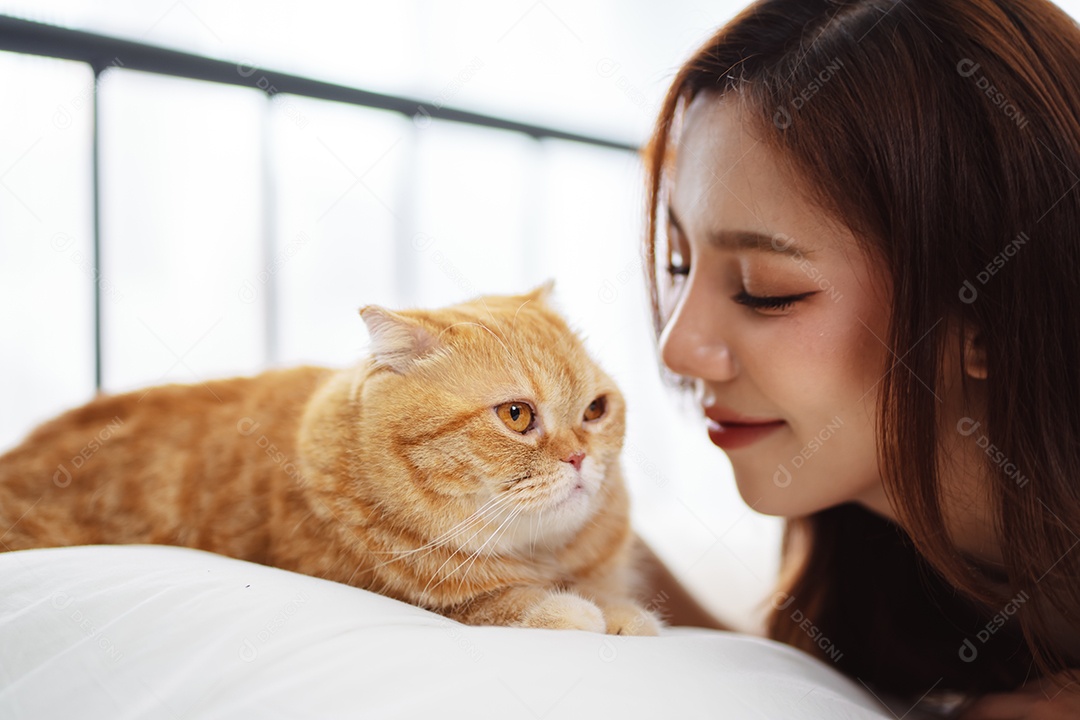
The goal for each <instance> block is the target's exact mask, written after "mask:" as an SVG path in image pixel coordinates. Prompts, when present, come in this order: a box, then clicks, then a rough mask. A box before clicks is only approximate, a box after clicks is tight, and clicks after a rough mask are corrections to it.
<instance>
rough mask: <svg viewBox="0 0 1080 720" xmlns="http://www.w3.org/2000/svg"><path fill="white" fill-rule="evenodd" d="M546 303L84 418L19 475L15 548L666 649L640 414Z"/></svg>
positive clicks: (126, 403)
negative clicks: (629, 416) (249, 569)
mask: <svg viewBox="0 0 1080 720" xmlns="http://www.w3.org/2000/svg"><path fill="white" fill-rule="evenodd" d="M546 295H547V290H546V289H541V290H537V291H534V292H533V293H530V294H528V295H523V296H513V297H495V296H492V297H487V298H480V299H477V300H476V301H473V302H470V303H463V304H461V305H458V306H454V307H451V308H445V309H442V310H435V311H410V312H403V313H390V312H388V311H385V310H382V309H380V308H366V309H365V310H364V312H363V315H364V320H365V322H367V324H368V327H369V330H370V331H371V335H372V355H371V356H370V357H369V358H367V359H366V360H364V361H363V362H361V363H360V364H359V365H358V366H357V367H355V368H351V369H347V370H330V369H325V368H316V367H300V368H294V369H290V370H279V371H270V372H266V373H263V374H261V375H258V376H255V377H250V378H235V379H229V380H220V381H213V382H208V383H205V384H196V385H168V386H162V387H156V388H151V389H149V390H145V391H139V392H134V393H128V394H124V395H116V396H103V397H99V398H97V399H95V400H93V401H91V402H90V403H88V404H87V405H85V406H83V407H80V408H77V409H75V410H71V411H69V412H67V413H65V414H64V415H61V416H60V417H58V418H55V419H53V420H51V421H49V422H47V423H45V424H43V425H42V426H40V427H38V428H37V429H36V430H34V431H33V432H32V433H31V434H30V436H28V437H27V438H26V440H25V441H24V442H23V443H22V444H21V445H19V446H18V447H16V448H14V449H13V450H11V451H10V452H9V453H7V454H6V455H4V456H2V457H0V527H2V528H4V529H6V533H5V534H4V535H3V537H0V550H17V549H23V548H30V547H42V546H55V545H77V544H78V545H83V544H98V543H160V544H172V545H184V546H189V547H195V548H201V549H204V550H209V551H212V552H216V553H220V554H224V555H230V556H233V557H238V558H242V559H246V560H252V561H255V562H260V563H264V564H268V565H273V566H276V567H281V568H285V569H288V570H294V571H297V572H301V573H305V574H309V575H315V576H319V577H324V578H328V579H331V580H335V581H339V582H343V583H348V584H351V585H355V586H357V587H364V588H368V589H371V590H374V591H377V592H380V593H383V594H386V595H389V596H391V597H396V598H398V599H401V600H405V601H407V602H411V603H414V604H417V605H421V606H423V607H427V608H430V609H432V610H435V611H437V612H441V613H443V614H446V615H448V616H450V617H454V618H456V619H459V620H462V621H464V622H469V623H474V624H507V625H522V626H533V627H563V628H580V629H589V630H596V631H605V630H606V631H607V632H621V633H629V634H653V633H655V632H656V630H657V627H658V626H657V622H656V620H655V618H654V617H653V616H652V615H651V614H649V613H648V612H646V611H645V610H643V609H642V608H640V606H638V605H637V604H636V603H634V602H633V601H632V600H631V598H630V596H631V592H632V590H633V585H634V577H633V571H632V562H631V557H630V555H631V552H632V540H633V536H632V534H631V531H630V527H629V517H628V498H627V494H626V490H625V487H624V485H623V482H622V479H621V476H620V470H619V451H620V449H621V444H622V436H623V432H624V422H625V420H624V418H625V411H624V407H623V401H622V397H621V395H620V394H619V393H618V390H617V388H616V387H615V385H614V383H613V382H612V381H611V380H610V378H608V377H607V376H606V375H605V374H604V373H603V372H602V371H601V370H600V369H599V368H598V367H597V366H596V365H595V364H594V363H593V362H592V361H591V360H590V359H589V358H588V356H587V355H586V354H585V352H584V350H583V348H582V346H581V344H580V342H579V341H578V340H577V338H575V337H574V336H573V334H572V333H571V332H570V330H569V329H568V328H567V327H566V325H565V323H564V322H563V321H562V319H561V318H560V317H559V316H558V315H557V314H556V313H555V312H553V311H552V310H551V309H550V308H549V307H548V306H547V303H546ZM526 421H528V422H526ZM526 425H528V427H526Z"/></svg>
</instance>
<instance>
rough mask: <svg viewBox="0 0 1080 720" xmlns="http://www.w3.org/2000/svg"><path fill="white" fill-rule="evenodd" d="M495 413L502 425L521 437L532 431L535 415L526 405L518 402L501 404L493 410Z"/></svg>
mask: <svg viewBox="0 0 1080 720" xmlns="http://www.w3.org/2000/svg"><path fill="white" fill-rule="evenodd" d="M495 413H496V414H497V415H498V416H499V419H500V420H502V421H503V425H506V427H508V428H510V429H511V430H513V431H514V432H517V433H521V434H522V435H524V434H525V433H527V432H529V430H531V429H532V426H533V421H534V420H535V419H536V414H535V413H534V412H533V409H532V408H531V407H529V405H528V403H523V402H520V401H514V402H506V403H503V404H502V405H499V406H498V407H496V408H495Z"/></svg>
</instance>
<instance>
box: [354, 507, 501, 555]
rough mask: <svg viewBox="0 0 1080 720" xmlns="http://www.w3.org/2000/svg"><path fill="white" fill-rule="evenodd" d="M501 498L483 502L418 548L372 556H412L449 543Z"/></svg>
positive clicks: (377, 552) (375, 553) (373, 552)
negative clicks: (459, 520) (462, 518)
mask: <svg viewBox="0 0 1080 720" xmlns="http://www.w3.org/2000/svg"><path fill="white" fill-rule="evenodd" d="M503 498H504V496H502V495H496V496H495V497H492V498H491V499H489V500H488V501H487V502H485V503H484V504H483V505H481V506H480V507H479V508H477V509H476V510H474V511H473V512H472V514H471V515H469V517H467V518H465V519H464V520H462V521H461V522H459V523H457V524H456V525H454V526H453V527H451V528H450V529H449V530H447V531H446V532H444V533H443V534H442V535H440V536H438V537H436V538H434V539H432V540H429V541H428V542H426V543H424V544H423V545H421V546H420V547H418V548H413V549H411V550H385V551H379V550H374V551H372V554H374V555H401V556H404V555H412V554H413V553H417V552H420V551H421V550H424V549H427V548H430V547H437V546H438V545H442V544H445V543H446V542H447V541H449V540H450V539H451V538H453V537H454V536H455V535H459V534H460V533H461V532H462V531H464V530H465V529H467V528H466V526H467V525H469V524H470V523H472V522H473V521H475V520H477V519H479V517H480V516H481V515H483V514H486V512H488V511H489V510H491V509H493V507H489V506H492V504H493V503H496V501H498V500H500V499H503ZM496 504H497V503H496Z"/></svg>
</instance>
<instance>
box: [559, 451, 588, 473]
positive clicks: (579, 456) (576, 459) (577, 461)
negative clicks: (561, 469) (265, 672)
mask: <svg viewBox="0 0 1080 720" xmlns="http://www.w3.org/2000/svg"><path fill="white" fill-rule="evenodd" d="M584 459H585V453H583V452H576V453H574V454H573V455H571V456H570V457H568V458H566V459H565V460H563V462H568V463H570V464H571V465H573V466H574V469H575V470H581V461H582V460H584Z"/></svg>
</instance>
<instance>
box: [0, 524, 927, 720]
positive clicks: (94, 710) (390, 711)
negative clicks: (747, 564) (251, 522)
mask: <svg viewBox="0 0 1080 720" xmlns="http://www.w3.org/2000/svg"><path fill="white" fill-rule="evenodd" d="M0 717H2V718H34V719H35V720H36V719H42V720H44V719H51V718H118V719H119V718H175V719H176V720H181V719H182V720H193V719H195V718H278V717H282V718H286V717H288V718H293V717H295V718H299V717H312V718H316V717H317V718H466V717H468V718H537V719H539V718H590V719H594V718H649V720H656V718H669V717H679V718H693V717H702V718H705V717H708V718H784V719H785V720H801V719H803V718H807V719H808V718H830V719H831V720H842V719H845V718H851V719H853V720H854V719H860V720H862V719H866V720H870V719H880V718H886V719H887V718H892V717H893V715H892V714H891V713H890V712H889V710H887V709H885V708H884V707H882V706H880V705H879V704H878V703H877V702H876V701H875V699H874V698H873V696H872V695H870V694H869V693H868V692H867V691H866V690H864V689H863V687H862V686H861V685H860V684H858V683H856V682H854V681H851V680H849V679H847V678H846V677H844V676H842V675H840V674H839V673H838V672H836V671H835V670H834V669H833V668H831V667H828V666H827V665H825V664H824V663H821V662H818V661H816V660H814V659H812V658H810V657H809V656H807V655H805V654H803V653H801V652H799V651H797V650H794V649H792V648H790V647H788V646H786V645H781V644H779V643H774V642H771V641H768V640H764V639H761V638H757V637H752V636H746V635H738V634H734V633H720V632H714V631H706V630H691V629H687V628H682V629H672V630H668V631H665V634H664V635H663V636H661V637H659V638H637V637H611V636H604V635H597V634H593V633H586V632H578V631H556V630H525V629H516V628H495V627H468V626H464V625H461V624H458V623H456V622H453V621H451V620H448V619H445V618H443V617H441V616H439V615H435V614H433V613H430V612H427V611H424V610H421V609H418V608H415V607H413V606H411V605H407V604H404V603H400V602H397V601H395V600H391V599H389V598H385V597H382V596H380V595H376V594H373V593H370V592H366V591H363V590H358V589H356V588H351V587H348V586H345V585H340V584H337V583H333V582H329V581H326V580H320V579H318V578H312V577H307V576H304V575H297V574H295V573H290V572H286V571H283V570H277V569H274V568H269V567H264V566H262V565H256V564H253V563H247V562H242V561H239V560H233V559H231V558H225V557H221V556H218V555H213V554H210V553H205V552H200V551H196V550H189V549H185V548H173V547H162V546H150V545H146V546H89V547H73V548H59V549H46V550H25V551H21V552H13V553H0ZM909 717H911V716H909Z"/></svg>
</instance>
